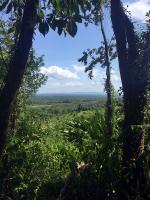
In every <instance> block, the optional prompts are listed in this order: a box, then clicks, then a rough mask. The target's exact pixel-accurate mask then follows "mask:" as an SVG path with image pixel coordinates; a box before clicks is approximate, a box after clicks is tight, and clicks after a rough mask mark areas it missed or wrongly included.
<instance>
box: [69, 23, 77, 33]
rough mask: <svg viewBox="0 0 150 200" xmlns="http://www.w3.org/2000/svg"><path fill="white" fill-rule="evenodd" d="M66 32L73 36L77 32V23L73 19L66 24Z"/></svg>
mask: <svg viewBox="0 0 150 200" xmlns="http://www.w3.org/2000/svg"><path fill="white" fill-rule="evenodd" d="M67 32H68V33H69V34H70V35H71V36H72V37H74V36H75V35H76V33H77V25H76V23H75V22H74V21H71V22H70V23H68V24H67Z"/></svg>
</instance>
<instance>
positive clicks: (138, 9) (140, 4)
mask: <svg viewBox="0 0 150 200" xmlns="http://www.w3.org/2000/svg"><path fill="white" fill-rule="evenodd" d="M126 5H128V10H129V11H131V15H132V16H133V17H134V18H136V19H139V20H144V19H145V14H146V13H147V12H148V11H149V10H150V1H149V0H138V1H135V2H132V3H131V2H127V3H126Z"/></svg>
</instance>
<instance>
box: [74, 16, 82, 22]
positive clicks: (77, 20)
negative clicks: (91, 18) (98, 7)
mask: <svg viewBox="0 0 150 200" xmlns="http://www.w3.org/2000/svg"><path fill="white" fill-rule="evenodd" d="M74 20H75V21H76V22H78V23H82V16H81V15H75V16H74Z"/></svg>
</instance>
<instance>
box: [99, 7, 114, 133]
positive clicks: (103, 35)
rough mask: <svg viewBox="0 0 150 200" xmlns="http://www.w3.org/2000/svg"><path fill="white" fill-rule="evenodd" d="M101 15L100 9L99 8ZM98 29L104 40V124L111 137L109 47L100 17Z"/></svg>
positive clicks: (111, 113)
mask: <svg viewBox="0 0 150 200" xmlns="http://www.w3.org/2000/svg"><path fill="white" fill-rule="evenodd" d="M101 14H102V8H101ZM100 28H101V33H102V37H103V40H104V46H105V63H106V83H105V84H106V86H105V89H106V93H107V102H106V123H107V132H108V135H109V136H110V137H111V136H112V134H113V124H112V118H113V106H112V84H111V66H110V60H109V46H108V42H107V38H106V34H105V30H104V26H103V19H102V16H100Z"/></svg>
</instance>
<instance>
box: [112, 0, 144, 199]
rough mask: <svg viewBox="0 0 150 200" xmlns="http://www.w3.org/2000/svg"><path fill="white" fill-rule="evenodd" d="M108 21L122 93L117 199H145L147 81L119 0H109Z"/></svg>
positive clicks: (133, 35) (129, 25)
mask: <svg viewBox="0 0 150 200" xmlns="http://www.w3.org/2000/svg"><path fill="white" fill-rule="evenodd" d="M111 20H112V25H113V30H114V34H115V37H116V43H117V52H118V60H119V68H120V74H121V80H122V86H123V92H124V114H125V118H124V126H123V166H122V167H123V168H122V179H121V190H120V191H121V192H120V197H119V199H125V200H127V199H136V198H137V197H138V195H139V196H141V197H143V198H145V197H144V191H143V190H144V184H146V183H145V178H144V172H143V166H142V160H141V155H142V153H143V150H144V129H143V125H144V108H145V106H146V91H147V80H146V79H145V78H143V77H144V74H145V71H144V70H143V69H142V68H141V67H140V66H141V65H140V64H139V63H138V62H137V60H138V51H137V47H136V35H135V33H134V27H133V24H132V22H131V21H130V20H129V18H128V17H127V15H126V14H125V13H124V10H123V8H122V5H121V2H120V0H111Z"/></svg>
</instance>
